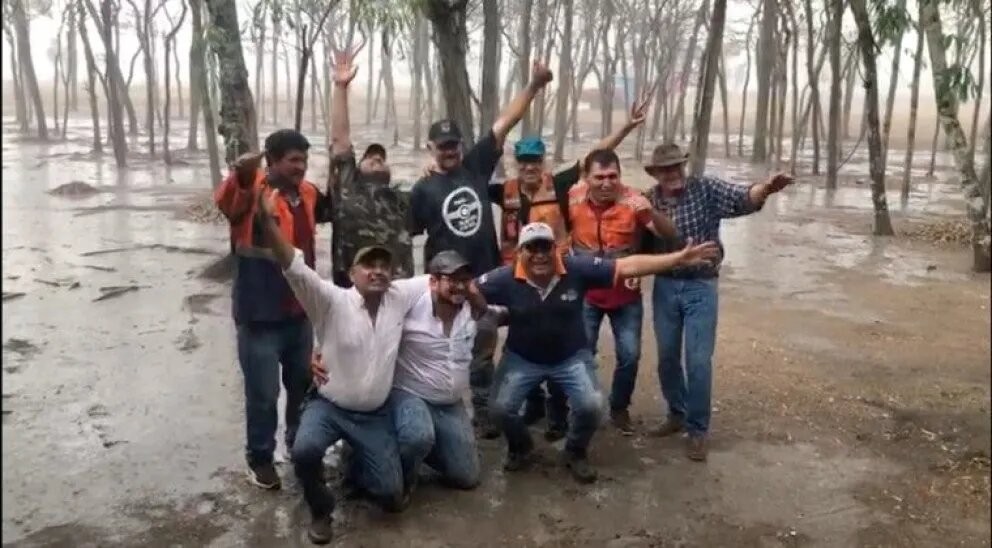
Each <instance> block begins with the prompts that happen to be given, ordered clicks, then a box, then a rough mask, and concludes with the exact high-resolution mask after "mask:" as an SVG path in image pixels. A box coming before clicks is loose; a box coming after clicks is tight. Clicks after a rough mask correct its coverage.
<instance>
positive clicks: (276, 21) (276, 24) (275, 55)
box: [271, 4, 372, 126]
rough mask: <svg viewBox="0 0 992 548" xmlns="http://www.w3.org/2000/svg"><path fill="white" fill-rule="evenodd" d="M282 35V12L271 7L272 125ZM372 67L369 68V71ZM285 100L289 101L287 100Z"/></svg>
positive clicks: (276, 121)
mask: <svg viewBox="0 0 992 548" xmlns="http://www.w3.org/2000/svg"><path fill="white" fill-rule="evenodd" d="M281 33H282V11H280V9H279V8H278V7H277V5H276V4H273V5H272V75H271V76H272V123H273V124H275V125H277V126H278V125H279V37H280V35H281ZM371 69H372V67H369V70H371ZM287 100H289V99H288V98H287Z"/></svg>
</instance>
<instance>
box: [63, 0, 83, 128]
mask: <svg viewBox="0 0 992 548" xmlns="http://www.w3.org/2000/svg"><path fill="white" fill-rule="evenodd" d="M70 6H72V7H69V8H68V10H69V35H68V37H67V44H66V57H67V59H66V65H67V66H68V68H69V71H68V74H67V76H68V80H69V84H68V88H69V95H68V97H69V101H68V104H69V108H71V109H72V110H73V111H76V110H79V70H78V68H77V67H78V61H79V54H78V52H77V50H76V32H77V28H76V21H78V20H79V19H80V18H81V17H82V8H81V7H80V6H76V5H75V4H70ZM64 125H65V124H63V126H64Z"/></svg>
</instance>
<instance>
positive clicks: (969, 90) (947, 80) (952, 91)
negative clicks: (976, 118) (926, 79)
mask: <svg viewBox="0 0 992 548" xmlns="http://www.w3.org/2000/svg"><path fill="white" fill-rule="evenodd" d="M977 94H978V84H977V83H976V82H975V77H974V76H973V75H972V74H971V70H969V69H968V67H965V66H962V65H961V64H954V65H949V66H948V67H947V69H946V70H944V71H943V72H942V73H940V74H938V75H937V96H938V97H946V96H948V95H950V96H953V97H954V98H955V99H957V100H958V101H959V102H965V101H968V99H970V98H971V97H973V96H975V95H977Z"/></svg>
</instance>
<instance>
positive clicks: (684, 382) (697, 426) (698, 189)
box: [644, 144, 793, 461]
mask: <svg viewBox="0 0 992 548" xmlns="http://www.w3.org/2000/svg"><path fill="white" fill-rule="evenodd" d="M688 159H689V155H688V154H687V153H685V152H683V151H682V149H680V148H679V146H678V145H676V144H663V145H659V146H658V147H656V148H655V149H654V152H653V153H652V155H651V162H650V163H649V164H648V165H646V166H645V167H644V169H645V170H646V171H647V172H648V174H649V175H651V176H652V177H653V178H654V179H655V181H656V182H657V184H656V185H655V186H654V187H652V188H651V189H650V190H649V191H648V198H649V199H650V201H651V203H652V205H653V207H654V208H655V209H657V210H660V211H661V212H663V213H665V214H666V215H667V216H668V218H670V219H671V220H672V222H673V223H674V224H675V227H676V232H677V235H678V239H679V240H686V239H692V240H693V241H696V242H716V243H717V244H718V245H719V247H720V252H719V254H718V255H717V256H716V258H715V259H714V260H713V261H712V262H711V263H709V264H703V265H695V266H687V267H679V268H675V269H672V270H669V271H666V272H663V273H661V274H659V275H657V276H655V278H654V292H653V296H652V299H653V303H652V305H653V309H654V332H655V337H656V339H657V341H658V378H659V380H660V381H661V391H662V394H663V395H664V396H665V400H666V401H667V402H668V420H667V421H666V422H665V423H664V424H662V425H661V427H660V428H659V429H658V430H657V431H656V432H655V433H656V434H657V435H659V436H669V435H672V434H676V433H679V432H683V431H685V432H687V433H688V447H687V456H688V457H689V458H690V459H692V460H694V461H705V460H706V455H707V447H706V436H707V432H708V431H709V423H710V394H711V391H712V385H713V377H712V358H713V350H714V347H715V346H716V323H717V310H718V304H717V303H718V299H717V278H718V276H719V272H720V262H721V261H722V260H723V245H722V244H721V243H720V221H721V220H723V219H727V218H731V217H740V216H743V215H749V214H751V213H754V212H756V211H759V210H760V209H761V208H762V206H763V205H764V203H765V200H766V199H767V198H768V196H770V195H772V194H774V193H776V192H778V191H780V190H782V189H783V188H785V187H787V186H789V185H790V184H792V182H793V181H792V177H790V176H789V175H786V174H784V173H777V174H775V175H773V176H771V177H770V178H769V179H768V180H767V181H764V182H760V183H755V184H752V185H737V184H733V183H729V182H727V181H724V180H721V179H718V178H716V177H710V176H706V175H703V176H695V175H690V176H686V174H685V163H686V161H687V160H688ZM668 245H671V244H668ZM676 245H677V243H676ZM659 247H660V249H655V251H666V250H667V249H665V246H664V245H661V244H659ZM683 339H684V341H685V373H684V374H683V369H682V368H683V366H682V351H683Z"/></svg>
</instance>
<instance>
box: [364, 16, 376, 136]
mask: <svg viewBox="0 0 992 548" xmlns="http://www.w3.org/2000/svg"><path fill="white" fill-rule="evenodd" d="M368 49H369V80H368V85H367V86H365V125H371V124H372V109H373V104H372V97H373V95H372V91H373V87H374V86H375V74H376V72H375V70H374V68H375V33H374V32H372V28H371V26H370V28H369V47H368Z"/></svg>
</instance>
